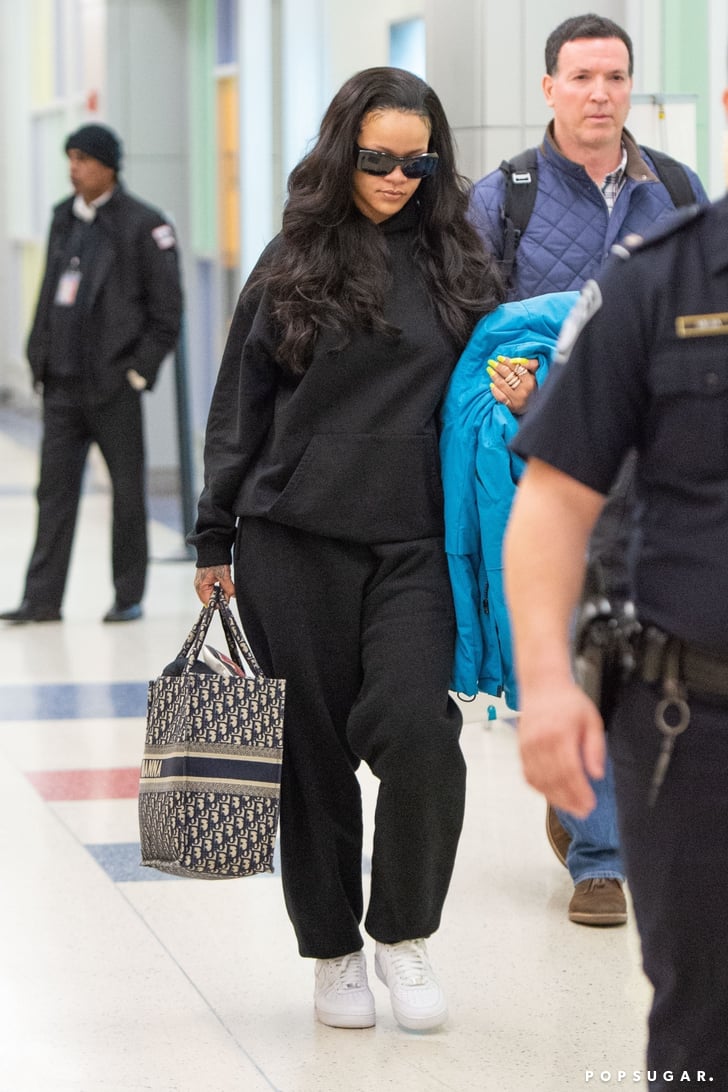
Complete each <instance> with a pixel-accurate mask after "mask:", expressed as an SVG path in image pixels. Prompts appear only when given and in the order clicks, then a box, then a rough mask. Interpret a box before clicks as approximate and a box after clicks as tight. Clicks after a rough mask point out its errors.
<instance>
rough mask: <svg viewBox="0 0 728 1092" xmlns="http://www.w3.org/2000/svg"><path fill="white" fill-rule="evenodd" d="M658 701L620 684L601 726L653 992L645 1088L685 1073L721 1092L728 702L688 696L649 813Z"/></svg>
mask: <svg viewBox="0 0 728 1092" xmlns="http://www.w3.org/2000/svg"><path fill="white" fill-rule="evenodd" d="M660 697H661V694H660V692H659V690H657V689H655V688H652V687H650V686H647V685H646V684H644V683H641V682H633V683H631V684H629V686H627V687H625V689H624V691H623V693H622V694H621V696H620V699H619V702H618V705H617V708H616V710H615V712H614V714H613V716H612V718H611V719H610V723H609V741H610V742H609V746H610V751H611V755H612V758H613V760H614V772H615V783H616V795H617V813H618V819H619V827H620V835H621V839H622V847H623V850H624V854H625V861H626V869H627V879H628V881H629V885H630V890H631V892H632V897H633V900H634V907H635V915H636V920H637V927H638V929H639V934H640V940H641V944H642V956H643V963H644V968H645V972H646V974H647V976H648V978H649V979H650V981H651V983H652V985H653V987H654V999H653V1003H652V1008H651V1011H650V1017H649V1044H648V1053H647V1063H648V1069H650V1070H656V1071H657V1074H658V1077H657V1080H656V1081H655V1082H654V1083H652V1084H650V1088H651V1089H654V1090H655V1092H657V1090H658V1089H660V1090H667V1089H670V1088H672V1087H673V1084H674V1082H677V1081H679V1078H680V1074H682V1073H683V1072H684V1071H687V1072H688V1073H689V1075H690V1079H691V1081H692V1082H693V1083H696V1082H697V1077H696V1074H697V1073H698V1072H701V1071H702V1072H704V1073H705V1078H704V1080H705V1084H706V1087H707V1086H708V1084H710V1086H711V1087H713V1088H727V1089H728V1034H727V1031H726V1029H727V1028H728V928H726V907H728V703H727V702H724V703H722V704H717V703H711V702H709V701H706V700H699V699H697V698H695V697H691V698H690V708H691V718H690V724H689V726H688V728H687V729H686V731H685V732H683V734H682V735H680V736H679V737H678V738H677V740H676V743H675V749H674V752H673V756H672V759H671V762H670V765H669V767H668V770H667V775H666V778H665V781H664V783H663V785H662V788H661V790H660V793H659V796H658V798H657V803H656V804H655V806H654V808H652V809H650V808H648V806H647V792H648V787H649V784H650V782H651V780H652V774H653V771H654V767H655V763H656V761H657V755H658V752H659V749H660V744H661V740H662V736H661V734H660V733H659V731H658V729H657V728H656V727H655V723H654V716H655V705H656V702H657V700H658V699H659V698H660ZM665 1071H668V1072H669V1071H672V1072H673V1074H674V1078H673V1082H672V1083H670V1082H669V1081H666V1080H665V1079H664V1078H663V1076H662V1074H664V1073H665Z"/></svg>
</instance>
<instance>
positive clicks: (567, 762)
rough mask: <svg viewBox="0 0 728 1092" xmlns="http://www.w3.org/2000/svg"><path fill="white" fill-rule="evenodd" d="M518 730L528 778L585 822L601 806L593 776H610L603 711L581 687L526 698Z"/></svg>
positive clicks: (550, 690)
mask: <svg viewBox="0 0 728 1092" xmlns="http://www.w3.org/2000/svg"><path fill="white" fill-rule="evenodd" d="M521 698H522V708H521V715H520V718H519V725H518V737H519V747H520V753H521V763H522V765H523V773H524V776H525V778H526V780H527V781H528V783H529V784H530V785H533V787H534V788H535V789H538V790H539V792H542V793H543V794H544V796H546V798H547V799H548V800H549V801H550V802H551V804H553V805H554V806H555V807H557V808H562V809H563V810H564V811H568V812H570V813H571V814H572V815H575V816H577V818H579V819H584V818H586V816H587V815H588V814H589V812H591V811H592V810H593V809H594V807H595V806H596V797H595V795H594V791H593V789H592V787H591V785H590V784H589V780H588V777H587V775H589V777H592V778H595V779H597V780H599V779H600V778H602V777H604V769H605V760H606V747H605V741H604V725H603V723H602V718H601V716H600V715H599V711H598V709H597V708H596V706H595V705H594V703H593V702H592V701H591V699H590V698H588V697H587V696H586V694H584V692H583V691H582V690H580V688H579V687H578V686H577V685H576V683H569V684H568V685H562V686H558V685H552V686H551V685H550V686H547V687H544V688H541V689H539V690H537V691H534V692H531V693H522V694H521Z"/></svg>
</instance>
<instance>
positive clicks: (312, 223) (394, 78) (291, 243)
mask: <svg viewBox="0 0 728 1092" xmlns="http://www.w3.org/2000/svg"><path fill="white" fill-rule="evenodd" d="M380 110H401V111H404V112H407V113H413V114H416V115H418V116H419V117H422V118H424V119H425V120H426V121H427V123H428V126H429V129H430V141H429V147H428V150H429V151H431V152H437V154H438V156H439V160H438V166H437V170H436V171H435V172H434V173H433V174H432V175H431V176H430V177H429V178H425V179H423V181H422V182H421V183H420V185H419V187H418V188H417V190H416V192H415V194H414V195H413V197H411V198H410V200H411V201H416V202H417V205H418V206H419V215H418V229H417V230H418V241H417V245H416V248H415V260H416V262H417V263H418V265H419V266H420V268H421V270H422V273H423V275H424V278H425V282H426V284H427V286H428V289H429V291H430V293H431V295H432V297H433V300H434V302H435V306H436V308H437V311H438V313H439V316H440V318H441V321H442V322H443V324H444V326H445V327H446V329H447V330H448V331H449V332H450V334H451V335H452V337H453V338H454V340H455V341H456V343H457V344H458V345H459V346H460V347H462V346H464V344H465V342H466V341H467V339H468V337H469V336H470V333H471V332H472V329H473V327H474V325H475V323H476V322H477V321H478V319H479V318H481V317H482V316H483V315H484V314H486V313H487V312H489V311H492V310H493V309H494V308H495V307H496V306H497V305H498V304H499V303H500V302H501V301H502V300H503V298H504V289H503V285H502V282H501V278H500V275H499V273H498V270H497V267H496V265H495V262H494V261H493V259H492V258H491V256H490V255H489V254H488V252H487V251H486V248H485V245H484V244H483V242H482V241H481V240H480V238H479V237H478V235H477V234H476V232H475V230H474V229H473V227H472V226H471V225H470V223H469V221H468V219H467V217H466V212H467V207H468V195H469V190H470V183H469V182H468V181H467V180H466V179H465V178H464V177H463V176H462V175H460V174H459V173H458V171H457V169H456V165H455V151H454V145H453V138H452V133H451V131H450V126H449V125H448V122H447V118H446V117H445V112H444V110H443V108H442V105H441V103H440V100H439V99H438V97H437V95H436V94H435V92H434V91H433V90H432V88H431V87H429V86H428V85H427V84H426V83H425V82H424V81H423V80H421V79H419V77H417V76H414V75H412V73H410V72H406V71H404V70H403V69H399V68H368V69H365V70H364V71H362V72H359V73H357V74H356V75H355V76H352V77H351V78H350V79H349V80H347V82H346V83H345V84H344V85H343V87H342V88H341V89H340V90H339V92H338V93H337V94H336V96H335V97H334V99H333V100H332V102H331V104H330V106H329V107H328V109H327V111H326V113H325V115H324V118H323V121H322V122H321V128H320V131H319V134H318V138H317V139H316V142H315V144H314V146H313V147H312V148H311V150H310V151H309V152H308V153H307V155H306V156H305V157H304V158H303V159H302V160H301V162H300V163H299V164H298V165H297V166H296V167H295V168H294V169H293V171H292V172H291V174H290V177H289V179H288V200H287V202H286V206H285V209H284V212H283V227H282V235H283V238H284V241H285V245H283V246H281V247H279V248H278V249H277V251H276V252H275V256H274V257H273V259H272V263H271V265H269V266H268V267H267V268H266V269H261V271H260V273H259V275H258V278H257V284H258V285H259V286H262V285H263V284H264V285H265V286H266V287H267V289H268V290H269V293H270V298H271V300H272V305H273V316H274V319H275V321H276V323H277V325H278V327H279V329H280V340H279V347H278V359H279V362H280V363H281V364H282V365H283V366H284V367H285V368H286V369H287V370H289V371H291V372H293V373H294V374H301V373H303V372H304V371H305V370H306V368H307V367H308V365H309V363H310V360H311V354H312V352H313V347H314V344H315V342H316V338H317V336H318V335H319V333H320V332H321V331H322V330H329V331H334V333H335V335H336V336H337V337H338V338H339V339H340V344H341V345H342V346H343V345H344V344H346V342H347V340H348V337H349V334H350V332H351V330H352V327H358V328H368V329H374V330H378V331H381V332H385V333H389V334H396V333H397V331H396V330H394V329H393V328H392V327H391V326H390V325H389V324H388V323H387V322H386V321H385V319H384V299H385V293H386V287H387V281H388V268H387V250H386V246H385V241H384V239H383V238H382V233H381V232H380V231H379V230H377V227H376V225H375V224H374V223H373V222H372V221H370V220H368V219H367V218H366V217H365V216H362V214H361V213H360V212H359V210H358V209H357V207H356V205H355V203H354V198H353V180H354V170H355V162H354V154H355V148H356V145H357V138H358V135H359V131H360V129H361V127H362V124H363V122H364V119H365V118H366V117H367V115H368V114H370V113H371V112H372V111H380ZM254 287H256V283H255V282H254V283H251V288H254Z"/></svg>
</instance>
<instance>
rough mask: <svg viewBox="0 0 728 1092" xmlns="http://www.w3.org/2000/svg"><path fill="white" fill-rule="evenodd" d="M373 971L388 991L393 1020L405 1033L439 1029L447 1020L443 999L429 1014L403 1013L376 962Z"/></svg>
mask: <svg viewBox="0 0 728 1092" xmlns="http://www.w3.org/2000/svg"><path fill="white" fill-rule="evenodd" d="M374 970H375V971H376V974H377V978H378V979H379V981H380V982H383V983H384V985H385V986H386V987H387V989H388V990H389V998H390V1001H391V1002H392V1012H393V1013H394V1018H395V1020H396V1021H397V1023H398V1024H399V1025H400V1027H403V1028H406V1029H407V1031H431V1030H432V1029H433V1028H439V1027H440V1025H441V1024H444V1023H445V1021H446V1020H447V1015H448V1013H447V1002H446V1001H445V1000H444V998H443V1002H442V1004H441V1005H440V1006H439V1008H437V1009H434V1010H433V1011H431V1012H425V1013H423V1014H422V1015H421V1016H420V1015H417V1014H416V1013H414V1012H412V1011H411V1010H407V1011H403V1010H402V1008H401V1007H400V1006H399V1005H398V1004H397V1000H396V998H395V996H394V994H393V992H392V989H391V987H390V985H389V983H388V982H387V979H386V976H385V975H384V974H383V972H382V970H381V969H380V966H379V962H378V960H375V962H374Z"/></svg>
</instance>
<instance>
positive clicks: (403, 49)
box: [389, 18, 427, 80]
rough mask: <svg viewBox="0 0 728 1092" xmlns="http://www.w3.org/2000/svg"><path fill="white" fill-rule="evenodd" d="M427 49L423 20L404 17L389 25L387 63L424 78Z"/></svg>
mask: <svg viewBox="0 0 728 1092" xmlns="http://www.w3.org/2000/svg"><path fill="white" fill-rule="evenodd" d="M426 62H427V50H426V39H425V20H424V19H422V18H417V19H405V20H403V21H402V22H401V23H392V24H391V25H390V27H389V63H390V64H391V65H392V66H393V67H394V68H405V69H407V71H408V72H414V74H415V76H419V77H420V78H421V79H423V80H424V79H425V68H426Z"/></svg>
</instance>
